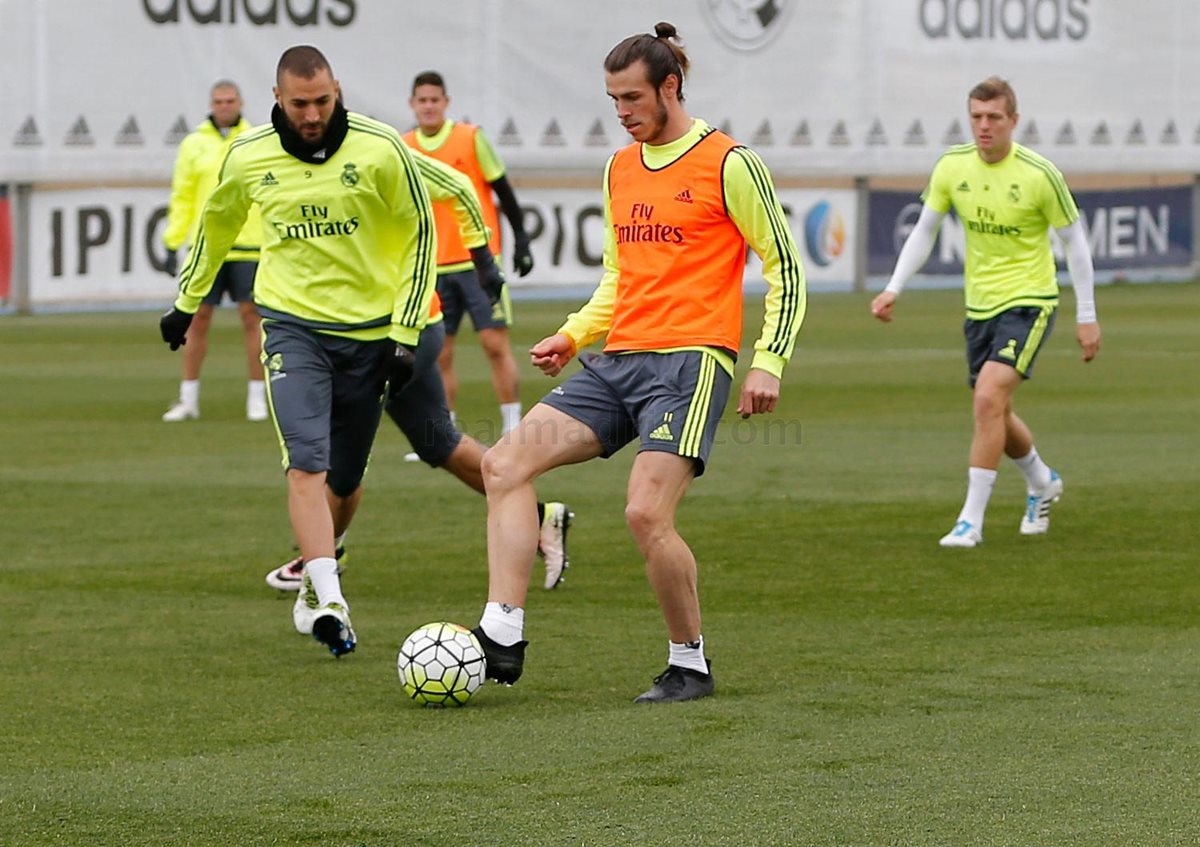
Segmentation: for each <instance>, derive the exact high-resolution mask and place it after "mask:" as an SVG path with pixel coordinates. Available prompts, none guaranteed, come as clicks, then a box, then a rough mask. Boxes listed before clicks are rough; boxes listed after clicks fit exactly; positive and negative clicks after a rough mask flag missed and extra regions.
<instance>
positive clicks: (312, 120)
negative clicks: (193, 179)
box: [160, 46, 532, 656]
mask: <svg viewBox="0 0 1200 847" xmlns="http://www.w3.org/2000/svg"><path fill="white" fill-rule="evenodd" d="M274 92H275V101H276V102H275V107H274V109H273V110H272V114H271V123H270V124H267V125H264V126H260V127H255V128H254V129H252V130H250V131H248V132H247V133H246V134H245V135H244V136H243V137H242V138H239V139H238V140H237V142H235V143H234V144H233V146H232V147H230V150H229V153H228V155H227V156H226V157H225V162H224V164H223V165H222V167H221V173H220V178H219V181H218V183H217V186H216V188H214V189H213V191H212V194H211V195H210V196H209V198H208V202H207V203H206V204H205V207H204V213H203V215H202V218H201V223H200V229H199V231H198V233H197V236H196V245H197V246H196V248H195V249H193V250H192V252H191V253H190V254H189V256H188V261H187V264H186V265H185V267H184V269H183V272H182V273H181V275H180V291H179V297H178V298H177V299H176V301H175V305H174V307H173V308H172V309H171V310H170V311H169V312H167V313H166V314H165V315H164V316H163V317H162V319H161V320H160V328H161V331H162V336H163V340H164V341H166V342H167V343H168V344H169V345H170V346H171V349H172V350H174V349H177V348H178V347H179V346H180V345H182V344H183V343H184V340H185V334H186V332H187V328H188V325H189V324H190V323H191V321H192V316H193V314H194V313H195V311H196V309H197V308H198V307H199V304H200V302H201V301H202V299H203V298H204V296H205V295H206V294H207V293H208V291H209V289H210V288H211V286H212V283H213V279H214V277H215V276H216V273H217V270H218V269H219V268H220V266H221V264H222V262H223V261H224V259H225V255H226V253H227V252H228V251H229V249H230V247H231V245H232V244H233V243H234V241H235V238H236V236H237V233H238V232H239V230H240V229H241V227H242V226H243V225H244V223H245V220H246V216H247V214H248V212H249V210H250V208H251V206H252V205H255V204H257V206H258V207H259V208H260V209H261V213H262V221H263V234H264V239H263V248H262V261H261V264H260V267H259V273H258V278H257V280H256V284H255V302H256V304H257V305H258V311H259V314H260V315H261V316H262V318H263V322H262V327H263V341H262V361H263V364H264V366H265V368H266V372H267V375H268V383H267V397H268V401H269V403H270V407H271V414H272V416H273V418H274V420H275V425H276V429H277V432H278V435H279V440H280V444H281V447H282V452H283V465H284V468H285V469H286V473H287V483H288V516H289V518H290V520H291V524H292V531H293V533H294V535H295V538H296V541H297V543H298V544H299V547H300V555H301V557H302V558H303V560H304V569H303V571H304V576H303V581H302V584H301V586H300V592H299V595H298V597H297V600H296V603H295V605H294V607H293V623H294V625H295V627H296V629H297V631H299V632H302V633H311V634H312V636H313V637H314V638H316V639H317V640H318V641H319V642H321V643H322V644H324V645H325V646H326V647H328V648H329V650H330V651H331V652H332V653H333V655H334V656H341V655H344V654H346V653H349V652H351V651H352V650H354V648H355V645H356V643H357V639H356V636H355V633H354V630H353V628H352V626H351V623H350V608H349V604H348V603H347V601H346V598H345V596H344V595H343V593H342V589H341V583H340V580H339V578H338V564H337V560H336V552H335V551H336V549H337V548H338V547H339V546H340V544H341V543H342V542H344V538H345V533H346V532H347V530H348V528H349V525H350V522H351V520H352V519H353V517H354V514H355V512H356V511H357V509H358V506H359V503H360V501H361V499H362V478H363V474H364V473H365V471H366V466H367V460H368V458H369V456H370V453H371V446H372V443H373V441H374V438H375V431H376V429H377V427H378V425H379V419H380V414H381V411H382V406H383V396H384V393H385V391H386V390H387V386H388V385H389V384H391V385H392V386H393V387H399V386H403V385H405V384H406V383H407V382H408V381H409V380H410V379H411V377H412V375H413V369H414V366H415V361H416V357H415V351H416V345H417V340H418V337H419V335H420V333H421V330H422V329H423V328H424V326H425V324H426V322H427V321H428V318H429V313H430V301H431V298H432V296H433V291H434V277H435V264H434V260H435V234H434V222H433V208H432V206H431V205H430V194H429V190H427V188H426V182H427V181H428V183H429V184H430V185H431V186H433V187H436V188H437V189H438V190H439V191H441V192H443V194H444V196H449V195H454V196H457V197H458V198H459V199H460V201H461V202H460V203H459V204H458V205H457V206H456V207H455V208H456V213H457V214H459V215H460V217H461V218H462V220H463V226H464V229H468V230H469V235H470V237H469V239H468V243H469V244H470V246H472V247H482V248H483V250H482V251H480V252H479V259H478V263H479V270H480V274H481V281H480V284H481V285H484V287H485V288H487V289H490V290H492V291H493V292H494V293H495V294H496V295H498V294H499V289H500V287H501V286H502V284H503V280H502V278H501V276H500V273H499V269H498V268H497V266H496V265H495V263H494V262H493V261H492V259H491V253H490V252H488V251H487V250H486V244H487V230H486V228H485V227H484V225H483V217H482V213H481V211H480V209H479V205H478V202H477V201H476V200H475V195H474V190H473V189H472V188H471V186H470V183H469V182H468V181H467V180H466V179H465V178H464V177H463V176H462V175H461V174H459V173H457V172H456V171H454V170H453V169H451V168H446V167H444V166H442V165H440V164H439V163H437V162H433V161H431V160H427V161H426V162H424V163H421V164H418V162H417V161H415V158H416V157H415V156H414V154H412V153H410V152H409V150H408V148H407V147H406V146H405V145H404V142H403V141H401V140H400V135H399V133H398V132H396V130H395V129H393V128H392V127H390V126H388V125H386V124H383V123H380V122H378V121H374V120H371V119H370V118H367V117H364V116H362V115H359V114H356V113H354V112H347V111H346V109H345V108H344V107H343V106H342V103H341V96H340V87H339V85H338V82H337V80H336V79H335V78H334V76H333V71H332V70H331V68H330V66H329V62H328V61H327V60H326V59H325V57H324V56H323V55H322V54H321V52H320V51H319V50H317V49H316V48H314V47H309V46H298V47H292V48H289V49H288V50H286V51H285V52H284V53H283V55H282V56H281V57H280V59H279V64H278V66H277V69H276V86H275V89H274ZM485 254H486V255H485ZM531 558H532V555H531Z"/></svg>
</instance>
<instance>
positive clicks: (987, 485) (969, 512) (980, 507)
mask: <svg viewBox="0 0 1200 847" xmlns="http://www.w3.org/2000/svg"><path fill="white" fill-rule="evenodd" d="M995 484H996V471H994V470H992V469H991V468H968V469H967V501H966V502H965V503H963V507H962V511H961V512H959V513H958V519H959V520H960V521H966V522H967V523H969V524H971V526H973V527H975V528H976V529H977V530H979V531H981V532H982V531H983V513H984V512H986V511H987V504H988V498H989V497H991V496H992V486H993V485H995Z"/></svg>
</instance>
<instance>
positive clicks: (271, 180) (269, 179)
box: [260, 171, 279, 185]
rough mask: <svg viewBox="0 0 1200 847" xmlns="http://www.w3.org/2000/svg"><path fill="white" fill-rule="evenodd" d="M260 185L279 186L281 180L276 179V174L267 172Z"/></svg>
mask: <svg viewBox="0 0 1200 847" xmlns="http://www.w3.org/2000/svg"><path fill="white" fill-rule="evenodd" d="M260 185H279V180H277V179H275V174H273V173H271V172H270V171H267V173H266V174H265V175H264V176H263V178H262V182H261V183H260Z"/></svg>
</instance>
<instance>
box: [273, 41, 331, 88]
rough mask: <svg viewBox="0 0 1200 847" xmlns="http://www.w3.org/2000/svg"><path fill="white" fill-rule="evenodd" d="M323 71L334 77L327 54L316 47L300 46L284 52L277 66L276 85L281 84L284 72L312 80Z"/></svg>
mask: <svg viewBox="0 0 1200 847" xmlns="http://www.w3.org/2000/svg"><path fill="white" fill-rule="evenodd" d="M321 71H329V75H330V76H332V75H333V68H331V67H329V60H328V59H326V58H325V54H324V53H322V52H321V51H320V50H318V49H317V48H316V47H310V46H309V45H307V44H298V45H296V46H295V47H289V48H288V49H286V50H284V51H283V55H282V56H280V57H279V64H278V65H276V66H275V84H276V85H278V84H279V80H280V79H282V78H283V74H284V72H287V73H289V74H292V75H293V76H298V77H300V78H301V79H312V78H313V77H314V76H316V75H317V74H319V73H320V72H321Z"/></svg>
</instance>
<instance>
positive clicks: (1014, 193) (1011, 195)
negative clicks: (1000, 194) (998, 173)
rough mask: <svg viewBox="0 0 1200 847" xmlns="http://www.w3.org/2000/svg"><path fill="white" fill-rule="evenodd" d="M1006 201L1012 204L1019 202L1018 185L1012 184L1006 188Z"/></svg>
mask: <svg viewBox="0 0 1200 847" xmlns="http://www.w3.org/2000/svg"><path fill="white" fill-rule="evenodd" d="M1008 199H1009V200H1011V201H1013V202H1014V203H1020V202H1021V186H1020V185H1018V184H1017V183H1015V182H1014V183H1013V184H1012V185H1010V186H1009V187H1008Z"/></svg>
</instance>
